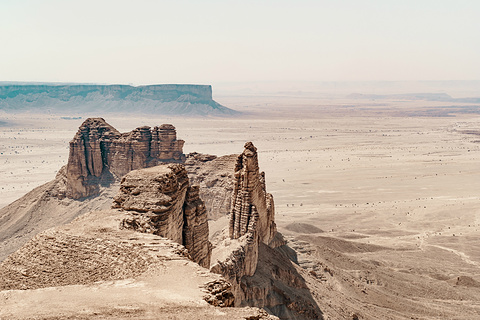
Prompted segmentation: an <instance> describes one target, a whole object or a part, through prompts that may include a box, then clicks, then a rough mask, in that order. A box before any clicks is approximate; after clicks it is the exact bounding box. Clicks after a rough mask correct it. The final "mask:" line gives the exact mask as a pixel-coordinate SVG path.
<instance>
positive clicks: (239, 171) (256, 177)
mask: <svg viewBox="0 0 480 320" xmlns="http://www.w3.org/2000/svg"><path fill="white" fill-rule="evenodd" d="M232 208H233V210H232V213H231V216H230V238H232V239H238V238H240V237H241V236H243V235H245V234H247V233H250V234H251V235H253V234H254V233H255V232H257V234H258V236H259V239H260V241H262V242H263V243H265V244H269V243H270V241H272V240H273V237H274V236H275V233H276V225H275V221H274V218H275V217H274V215H275V211H274V210H275V209H274V204H273V196H272V195H271V194H270V193H267V192H266V188H265V173H264V172H262V173H260V172H259V169H258V157H257V148H255V146H254V145H253V143H251V142H247V143H246V144H245V150H244V151H243V153H242V154H241V155H239V156H238V158H237V163H236V165H235V181H234V189H233V196H232Z"/></svg>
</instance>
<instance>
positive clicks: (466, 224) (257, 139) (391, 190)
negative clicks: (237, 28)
mask: <svg viewBox="0 0 480 320" xmlns="http://www.w3.org/2000/svg"><path fill="white" fill-rule="evenodd" d="M219 102H220V103H222V104H224V105H227V106H230V107H232V108H234V109H237V110H240V111H244V112H246V114H245V116H243V117H241V118H238V119H210V118H205V119H183V118H167V117H163V118H162V117H158V118H153V117H140V116H139V117H129V118H128V119H127V118H121V117H109V116H104V118H105V120H106V121H107V122H109V123H110V124H111V125H113V126H114V127H116V128H117V129H118V130H119V131H121V132H124V131H129V130H132V129H133V128H135V127H139V126H142V125H150V126H155V125H160V124H162V123H172V124H174V125H175V126H176V128H177V137H178V138H179V139H183V140H185V141H186V143H185V147H184V152H185V153H188V152H193V151H197V152H200V153H210V154H216V155H224V154H231V153H240V152H241V151H242V150H243V144H244V143H245V142H246V141H253V142H254V144H255V145H256V147H257V148H258V150H259V161H260V169H261V170H264V171H265V172H266V181H267V189H268V191H269V192H271V193H272V194H273V196H274V199H275V205H276V221H277V225H278V227H279V230H280V231H281V232H282V233H283V234H284V235H285V236H286V237H287V238H288V239H293V240H292V241H294V242H295V243H296V245H297V246H298V247H299V248H300V247H301V241H304V242H307V243H308V244H309V245H311V244H314V243H315V241H320V240H321V239H324V238H322V237H328V239H337V240H338V241H330V240H329V241H330V242H329V244H328V245H330V246H331V247H333V248H335V249H336V250H339V251H340V252H344V253H348V254H350V255H351V256H352V257H354V258H355V259H357V260H358V261H367V260H368V261H374V262H375V263H376V264H379V265H382V266H386V267H388V270H391V271H392V272H394V271H395V272H400V273H401V272H403V273H409V272H410V271H411V272H413V273H414V274H415V275H416V276H417V278H415V279H416V280H415V281H417V280H418V279H420V278H421V279H432V281H442V284H443V283H447V284H448V283H450V284H452V286H456V285H459V281H460V279H464V280H465V279H466V280H465V283H467V282H468V283H467V284H465V290H470V291H468V292H466V293H465V292H463V293H462V294H464V297H466V298H465V301H466V302H464V303H463V304H462V303H459V302H458V301H461V299H460V298H458V299H457V300H455V301H456V302H455V303H453V302H446V301H445V300H448V296H447V297H443V298H442V297H439V295H436V294H433V293H431V292H430V293H429V294H426V293H425V296H426V297H427V296H428V297H429V299H430V301H437V300H442V299H443V300H442V301H443V302H438V301H437V302H438V306H437V307H434V308H437V309H438V310H444V311H445V312H446V313H445V314H454V313H455V310H457V309H458V310H460V309H462V308H467V309H469V310H470V311H469V312H470V313H471V314H472V317H471V319H475V316H478V315H479V314H480V301H478V300H468V299H469V297H471V295H470V293H471V294H472V296H474V295H475V294H476V295H477V296H480V295H479V293H480V249H479V246H478V243H480V193H479V190H480V116H479V115H475V114H462V113H460V114H456V115H452V116H447V115H449V114H448V113H440V114H438V113H435V112H433V113H432V110H436V109H435V108H436V107H439V106H440V105H438V103H433V102H419V101H416V102H406V101H383V102H375V101H373V102H372V101H363V100H362V101H360V102H359V101H348V100H335V101H333V100H332V101H327V100H325V101H320V102H319V101H316V100H314V99H309V98H301V99H300V98H295V97H283V98H279V97H251V98H245V97H223V101H219ZM432 114H435V115H436V116H431V115H432ZM439 115H440V116H439ZM89 116H95V115H89ZM84 119H85V117H84V118H83V119H73V120H72V119H70V120H68V119H62V118H61V117H60V116H46V115H42V116H39V115H2V116H1V117H0V121H1V122H0V123H2V124H1V126H0V207H2V206H4V205H7V204H8V203H10V202H11V201H13V200H15V199H16V198H18V197H20V196H22V195H23V194H25V193H26V192H27V191H29V190H31V189H32V188H34V187H35V186H37V185H40V184H42V183H44V182H46V181H49V180H51V179H53V177H54V176H55V173H56V172H57V170H58V169H59V168H60V167H61V166H62V165H64V164H66V161H67V159H68V141H69V140H70V139H71V138H72V137H73V135H74V134H75V132H76V130H77V128H78V126H79V125H80V123H81V122H82V121H83V120H84ZM341 239H348V240H349V241H354V243H356V244H358V245H359V246H360V245H366V246H368V245H375V246H379V247H378V248H380V247H382V248H388V250H367V249H365V250H353V251H352V250H349V249H348V248H347V245H346V244H344V243H343V242H341V241H340V240H341ZM299 243H300V244H299ZM342 246H343V247H342ZM321 247H325V243H322V244H321V245H319V247H318V248H321ZM358 248H359V247H357V249H358ZM300 249H301V248H300ZM318 251H319V250H317V252H318ZM310 253H311V252H310ZM300 258H302V257H300ZM309 259H310V260H311V259H312V257H310V258H309V257H306V256H305V265H306V266H307V267H308V263H309V261H308V260H309ZM310 262H311V263H314V261H313V262H312V261H310ZM351 269H352V270H353V269H355V268H351ZM412 270H413V271H412ZM354 272H357V271H355V270H354V271H352V272H351V273H352V274H353V273H354ZM359 277H360V276H359ZM463 277H465V278H463ZM455 279H457V280H458V281H457V282H456V283H454V282H455ZM449 281H450V282H449ZM460 285H462V284H460ZM434 286H435V285H434ZM392 290H396V289H392ZM439 290H440V289H439ZM472 290H473V291H472ZM402 294H403V296H407V295H408V292H403V293H402ZM447 295H448V294H447ZM421 296H422V293H418V297H419V299H421ZM468 301H469V302H468ZM370 303H372V302H370ZM379 305H382V303H379ZM385 305H386V306H385V308H388V306H387V304H386V303H385ZM449 305H454V306H453V307H451V308H450V307H449ZM412 312H413V311H412ZM476 312H478V313H476ZM470 313H469V314H470ZM429 314H430V315H431V316H432V319H434V318H435V317H436V316H438V318H443V317H442V316H441V313H437V314H436V316H435V313H429ZM432 314H433V315H432ZM445 314H444V315H445ZM475 314H476V315H475ZM445 317H446V316H445ZM467 318H470V316H468V317H465V319H467ZM429 319H430V318H429Z"/></svg>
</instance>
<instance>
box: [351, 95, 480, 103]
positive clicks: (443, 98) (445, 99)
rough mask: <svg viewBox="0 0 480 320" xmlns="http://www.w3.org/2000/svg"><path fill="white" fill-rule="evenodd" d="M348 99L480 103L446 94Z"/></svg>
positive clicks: (476, 100) (364, 96) (473, 99)
mask: <svg viewBox="0 0 480 320" xmlns="http://www.w3.org/2000/svg"><path fill="white" fill-rule="evenodd" d="M347 98H349V99H374V100H383V99H397V100H426V101H442V102H459V103H480V98H476V97H472V98H453V97H451V96H450V95H448V94H446V93H402V94H363V93H352V94H349V95H348V96H347Z"/></svg>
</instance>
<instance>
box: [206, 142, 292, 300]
mask: <svg viewBox="0 0 480 320" xmlns="http://www.w3.org/2000/svg"><path fill="white" fill-rule="evenodd" d="M233 184H234V188H233V194H232V198H231V201H232V205H231V207H232V211H231V213H230V222H229V230H228V232H229V238H230V240H235V241H227V243H224V244H223V245H222V246H226V247H230V248H229V250H230V251H231V253H230V255H229V256H228V258H226V259H220V260H219V261H217V263H216V264H215V265H213V266H212V271H213V272H217V273H220V274H222V275H224V276H225V277H226V278H227V279H229V280H231V281H232V282H233V283H234V287H236V288H237V295H243V293H242V292H241V290H238V289H239V287H240V286H239V283H240V281H241V279H242V278H243V277H244V276H253V275H254V273H255V270H256V269H257V263H258V248H259V243H260V242H263V243H265V244H267V245H268V244H270V243H271V242H272V240H273V239H274V237H275V235H276V226H275V221H274V208H273V197H272V195H271V194H269V193H267V192H266V187H265V174H264V173H263V172H262V173H260V171H259V168H258V156H257V148H255V146H254V145H253V143H252V142H247V143H246V144H245V150H244V151H243V153H242V154H240V155H239V156H238V157H237V161H236V165H235V174H234V181H233ZM281 244H284V243H281ZM222 260H223V261H222ZM235 284H237V285H236V286H235ZM240 300H241V299H239V301H240Z"/></svg>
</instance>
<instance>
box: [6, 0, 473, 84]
mask: <svg viewBox="0 0 480 320" xmlns="http://www.w3.org/2000/svg"><path fill="white" fill-rule="evenodd" d="M478 79H480V1H479V0H452V1H447V0H414V1H410V0H343V1H342V0H331V1H323V0H317V1H308V0H295V1H294V0H291V1H285V0H272V1H261V0H256V1H245V0H242V1H240V0H238V1H228V0H218V1H214V0H201V1H200V0H196V1H193V0H190V1H186V0H184V1H182V0H175V1H161V0H151V1H147V0H130V1H122V0H112V1H110V0H108V1H102V0H93V1H92V0H81V1H77V0H56V1H54V0H30V1H28V0H0V81H57V82H99V83H125V84H126V83H134V84H151V83H216V82H230V81H232V82H234V81H271V80H274V81H343V80H348V81H352V80H353V81H357V80H478Z"/></svg>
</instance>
